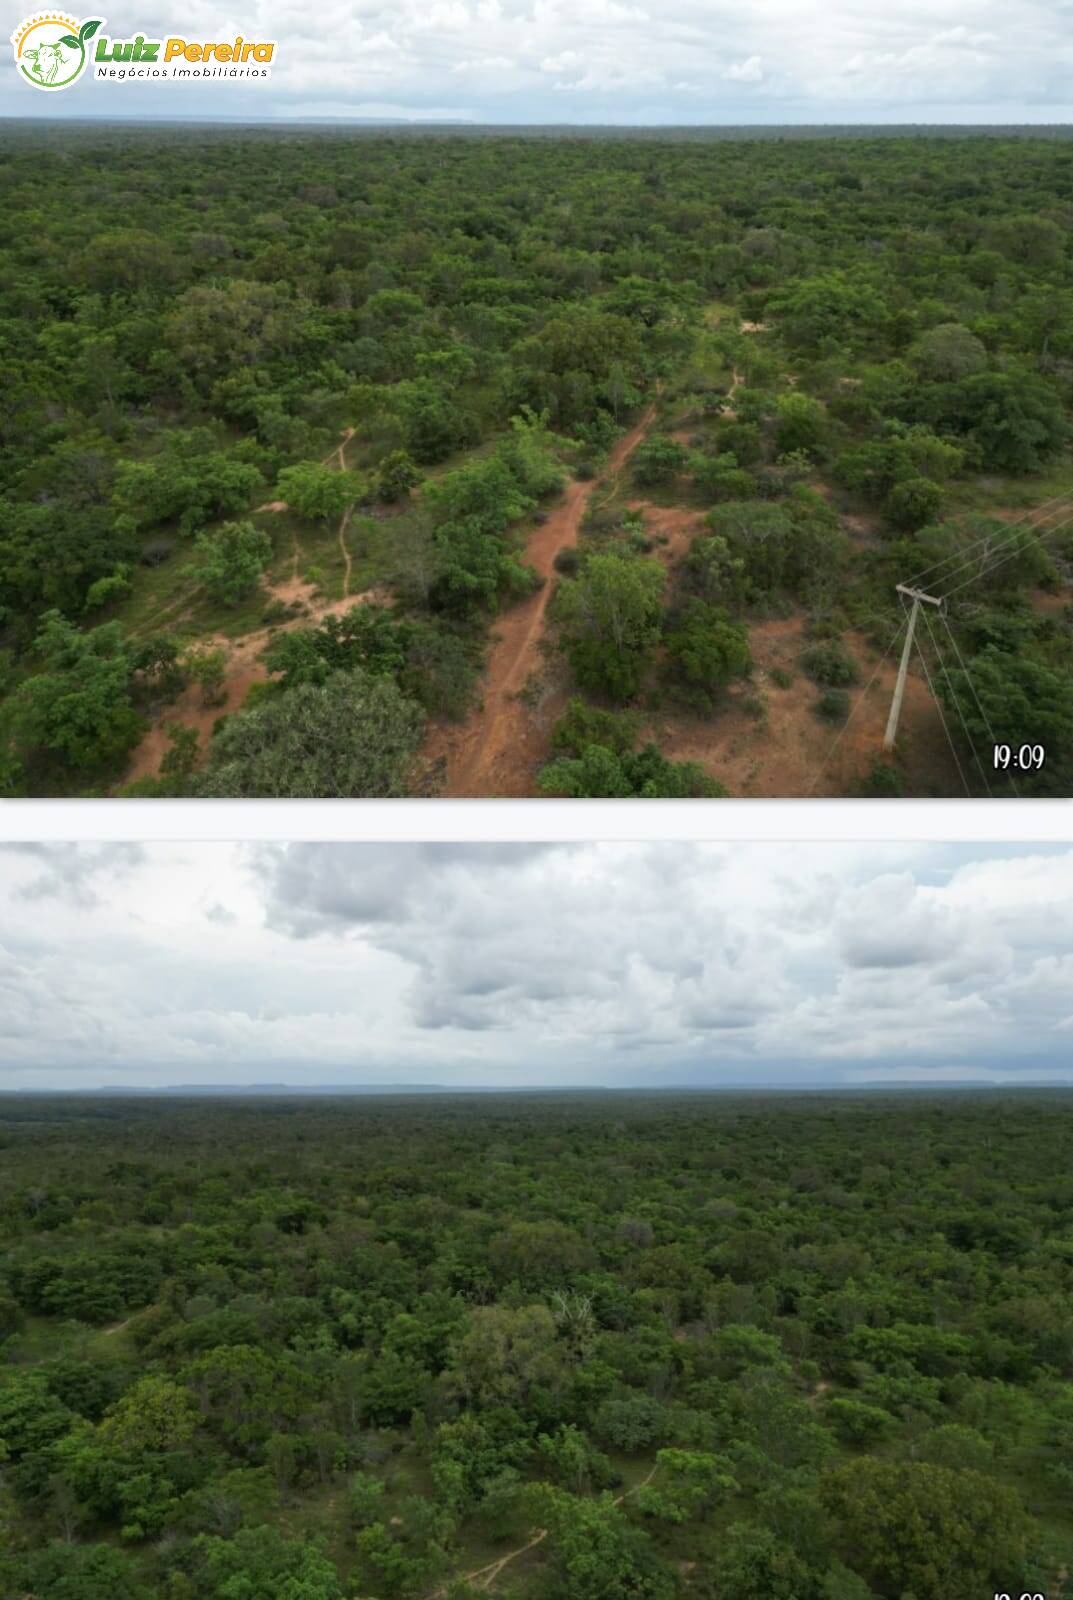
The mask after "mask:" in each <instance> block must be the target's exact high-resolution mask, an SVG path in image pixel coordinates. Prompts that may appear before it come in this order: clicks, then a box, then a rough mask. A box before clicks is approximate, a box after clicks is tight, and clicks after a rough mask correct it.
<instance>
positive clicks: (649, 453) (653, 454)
mask: <svg viewBox="0 0 1073 1600" xmlns="http://www.w3.org/2000/svg"><path fill="white" fill-rule="evenodd" d="M688 460H689V451H688V450H687V449H686V447H685V445H684V444H680V443H679V441H678V440H677V439H670V438H668V437H667V435H666V434H662V433H654V434H652V435H651V436H650V437H649V438H647V439H646V440H645V441H644V443H643V444H639V445H638V446H637V449H636V450H635V451H634V452H633V455H632V457H631V459H630V466H631V467H632V469H633V476H634V479H635V480H636V482H637V483H639V484H641V485H642V486H643V487H646V488H647V487H648V486H650V485H653V484H659V483H671V482H673V480H674V479H675V478H676V477H677V475H678V474H679V473H680V472H684V470H685V467H686V463H687V462H688Z"/></svg>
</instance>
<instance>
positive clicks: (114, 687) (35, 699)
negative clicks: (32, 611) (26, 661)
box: [4, 611, 145, 779]
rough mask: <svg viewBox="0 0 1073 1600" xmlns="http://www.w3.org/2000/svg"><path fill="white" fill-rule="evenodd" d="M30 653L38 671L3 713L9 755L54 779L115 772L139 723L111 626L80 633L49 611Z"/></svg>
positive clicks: (122, 649)
mask: <svg viewBox="0 0 1073 1600" xmlns="http://www.w3.org/2000/svg"><path fill="white" fill-rule="evenodd" d="M35 652H36V656H37V661H38V662H39V664H40V670H39V671H38V672H37V673H36V674H35V675H34V676H32V677H29V678H27V679H25V680H24V681H23V682H22V683H21V684H20V685H19V687H18V688H17V689H16V690H15V692H14V694H13V695H12V696H11V697H10V699H9V700H8V702H7V705H6V706H5V708H4V723H5V724H6V733H7V743H8V749H9V753H10V754H11V755H12V756H14V757H15V758H16V759H17V760H19V761H21V762H22V763H23V764H24V765H26V766H28V767H32V766H33V765H36V764H40V765H41V766H42V767H43V768H44V770H45V771H46V772H49V773H51V774H55V775H57V776H59V777H61V778H71V777H79V778H82V779H87V778H96V777H100V776H103V775H105V774H107V773H110V772H114V771H115V770H117V768H118V767H119V766H120V765H121V763H122V762H123V760H124V758H125V757H126V756H127V755H128V754H129V752H130V751H131V749H133V747H134V745H135V744H136V743H137V742H138V740H139V738H140V737H141V735H142V732H143V729H144V726H145V724H144V723H143V721H142V719H141V717H140V716H139V715H138V713H137V712H136V711H135V709H134V706H133V705H132V704H131V675H132V663H131V659H130V656H129V654H128V649H127V646H126V644H125V642H124V639H123V634H122V631H121V629H120V627H119V625H118V623H114V622H109V623H105V624H104V625H103V626H101V627H98V628H92V629H90V630H89V631H88V632H85V633H82V632H80V631H79V630H78V629H77V628H75V627H74V626H73V624H72V623H70V622H68V621H67V620H66V619H65V618H64V617H62V616H61V615H60V613H59V612H58V611H50V612H48V613H47V614H46V615H45V617H44V618H43V620H42V625H41V629H40V632H39V633H38V635H37V640H36V644H35Z"/></svg>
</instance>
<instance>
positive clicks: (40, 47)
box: [11, 11, 104, 89]
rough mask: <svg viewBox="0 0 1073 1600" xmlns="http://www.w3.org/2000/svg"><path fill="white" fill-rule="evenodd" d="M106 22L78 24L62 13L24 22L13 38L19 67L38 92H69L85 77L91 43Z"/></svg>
mask: <svg viewBox="0 0 1073 1600" xmlns="http://www.w3.org/2000/svg"><path fill="white" fill-rule="evenodd" d="M103 21H104V19H103V17H95V18H92V19H91V20H90V21H88V22H82V23H78V22H76V21H75V19H74V17H68V16H64V15H62V14H61V13H60V12H58V11H54V12H48V13H47V14H42V15H40V16H36V17H26V18H24V19H23V21H22V22H21V23H20V24H19V26H18V28H16V30H15V32H14V33H13V34H12V35H11V44H12V48H13V49H14V51H15V65H16V67H17V68H18V70H19V72H20V73H21V74H22V76H23V77H24V78H25V79H26V81H27V82H28V83H32V84H33V86H34V88H35V89H69V88H70V86H71V84H72V83H74V82H75V81H76V80H77V79H78V78H79V77H80V76H81V74H82V70H83V68H84V67H85V65H86V61H87V59H88V57H87V54H86V45H87V42H88V40H89V39H91V38H92V36H93V35H94V34H95V33H96V32H97V30H98V28H99V27H100V26H101V23H102V22H103Z"/></svg>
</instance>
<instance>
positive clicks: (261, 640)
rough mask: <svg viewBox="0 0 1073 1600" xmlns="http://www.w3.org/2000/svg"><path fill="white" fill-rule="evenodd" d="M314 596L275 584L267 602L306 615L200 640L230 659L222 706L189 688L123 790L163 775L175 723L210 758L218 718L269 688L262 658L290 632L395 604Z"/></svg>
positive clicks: (142, 749) (165, 714)
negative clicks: (261, 686)
mask: <svg viewBox="0 0 1073 1600" xmlns="http://www.w3.org/2000/svg"><path fill="white" fill-rule="evenodd" d="M313 594H314V590H313V586H312V585H311V584H308V583H306V582H304V580H303V579H301V578H297V577H292V578H288V579H286V580H285V581H284V582H282V583H277V584H273V585H272V586H271V588H270V589H269V590H268V591H267V594H266V599H269V598H271V599H275V600H282V601H283V602H284V603H285V604H287V605H292V604H295V603H296V602H298V603H300V604H302V605H303V606H304V608H305V609H304V610H303V612H302V614H301V615H300V616H297V617H292V618H290V619H289V620H288V621H286V622H282V623H278V624H276V625H274V626H273V627H271V628H257V629H256V630H255V631H254V632H253V633H247V634H246V635H245V636H244V637H243V638H241V639H237V640H236V639H229V638H228V637H227V635H226V634H213V635H210V637H208V638H207V639H199V640H198V642H197V646H196V648H199V649H206V650H223V651H224V652H225V653H226V655H227V665H226V668H225V675H224V683H223V700H222V702H221V703H220V704H219V705H215V706H206V705H205V704H203V701H202V696H201V690H200V688H198V686H197V685H196V684H191V685H190V686H189V687H188V688H186V689H184V690H183V692H182V694H181V695H180V696H179V697H178V699H177V700H173V701H172V702H171V704H170V705H168V706H165V707H164V709H163V710H162V711H161V713H160V716H159V719H158V720H157V721H156V722H155V723H154V724H153V726H152V727H151V728H150V729H149V732H148V733H147V734H146V735H145V737H144V738H143V739H142V741H141V743H140V744H139V745H138V747H137V749H136V750H135V751H134V754H133V756H132V757H131V762H130V767H129V768H128V770H127V773H126V776H125V777H124V779H123V785H126V784H128V783H134V782H135V781H136V780H137V779H138V778H155V777H156V776H157V775H158V773H159V771H160V763H161V761H162V760H163V759H164V757H165V755H167V753H168V751H169V749H170V748H171V740H170V739H169V738H168V725H169V724H170V723H172V722H180V723H182V725H183V726H184V727H186V728H195V729H196V730H197V736H198V743H199V745H200V747H201V752H202V755H204V754H205V752H206V751H207V749H208V743H209V740H210V739H211V738H212V731H213V728H214V727H215V726H216V719H217V718H218V717H224V716H227V715H229V714H230V713H231V712H233V711H237V710H239V708H240V707H241V706H242V703H243V701H244V700H245V699H246V696H247V695H248V694H249V692H250V690H251V689H252V688H253V685H254V684H255V683H263V682H264V681H265V679H266V678H267V677H268V668H267V667H266V666H265V664H264V662H263V661H262V660H261V655H262V652H263V651H264V650H265V649H266V647H267V646H268V644H269V642H270V640H272V639H274V638H275V637H276V635H277V634H280V633H290V632H291V631H292V630H293V629H295V628H310V627H315V626H316V624H317V623H318V622H322V621H323V620H324V618H325V617H338V616H341V615H342V614H343V612H344V611H349V610H350V608H351V606H359V605H390V603H391V600H390V596H388V595H386V594H385V593H384V592H383V591H381V590H377V589H369V590H368V591H367V592H366V593H365V594H359V595H350V596H344V597H343V599H342V600H326V601H318V600H315V599H314V598H313Z"/></svg>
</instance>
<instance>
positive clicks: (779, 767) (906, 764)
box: [643, 617, 964, 798]
mask: <svg viewBox="0 0 1073 1600" xmlns="http://www.w3.org/2000/svg"><path fill="white" fill-rule="evenodd" d="M806 643H807V640H806V637H805V633H804V620H803V619H802V618H799V617H795V618H789V619H786V620H778V621H772V622H761V623H758V624H756V626H754V627H753V628H751V629H750V631H749V644H750V648H751V650H752V655H753V663H754V671H753V678H752V681H751V682H750V683H748V684H744V685H741V686H738V687H736V688H734V689H733V690H731V691H730V692H729V693H728V695H727V698H726V700H725V701H724V703H723V705H722V706H720V707H719V709H718V710H717V711H716V713H715V715H714V716H712V717H711V718H701V717H685V716H679V715H675V714H671V715H666V714H661V715H658V716H656V717H653V718H651V719H650V720H649V722H648V723H647V724H646V725H645V728H644V730H643V737H644V738H647V739H651V740H653V741H654V742H655V743H656V744H657V745H658V746H659V748H660V749H661V750H662V752H663V754H664V755H665V756H668V757H670V758H671V759H672V760H674V761H695V762H697V763H698V764H699V765H700V766H701V767H703V768H704V770H705V771H706V772H708V773H710V774H711V776H712V777H714V778H718V779H719V781H720V782H721V783H723V784H725V785H726V788H727V789H728V790H729V792H730V794H731V795H737V796H778V797H780V798H796V797H801V796H810V795H815V796H817V797H819V796H828V797H837V796H840V795H848V794H853V793H855V792H856V790H857V789H858V788H859V786H860V783H861V780H862V779H863V778H864V777H865V775H866V774H867V773H868V771H869V770H870V768H871V766H872V764H873V762H874V761H875V760H876V759H877V758H878V757H879V756H881V755H882V752H883V734H884V732H885V730H886V724H887V716H888V713H889V711H890V702H891V696H892V694H893V691H894V680H895V678H896V676H897V671H898V657H897V653H896V652H892V653H891V655H890V656H889V657H888V658H887V660H886V661H885V662H884V664H883V666H882V667H881V668H880V670H879V672H878V674H877V675H876V678H875V681H874V682H873V683H872V684H871V685H870V686H869V687H868V688H867V689H865V688H864V685H866V684H868V680H869V679H870V678H871V676H872V673H873V671H874V669H875V666H876V662H877V659H878V654H879V653H878V652H877V651H875V650H873V649H872V648H871V647H870V646H869V645H868V644H866V643H865V642H864V640H862V639H861V638H860V637H859V636H858V635H853V634H850V635H848V636H847V640H846V643H847V644H848V645H849V646H850V648H851V649H852V651H853V654H854V655H855V656H856V658H857V662H858V665H859V667H860V672H861V679H862V684H861V686H858V687H856V688H854V689H851V691H850V705H851V717H850V720H849V722H848V724H847V725H846V730H845V732H844V733H843V734H842V737H841V738H840V739H838V743H837V745H836V744H835V740H836V738H837V736H838V734H839V731H840V730H839V728H838V727H837V726H830V725H828V724H827V723H825V722H821V721H820V719H819V718H818V717H817V716H816V714H815V712H814V710H813V706H814V704H815V702H816V699H817V696H818V695H819V693H820V690H819V689H818V688H817V687H816V685H815V684H814V683H813V682H812V681H811V679H809V678H807V677H805V675H804V673H803V672H801V670H800V668H799V667H798V659H799V657H800V655H801V652H802V650H803V649H804V648H805V645H806ZM776 669H782V670H783V671H786V672H792V673H793V674H794V680H793V682H792V683H791V685H790V687H789V688H788V689H780V688H779V687H778V686H777V685H776V684H775V682H774V680H773V679H772V677H771V673H772V671H773V670H776ZM758 695H759V696H761V697H762V698H763V699H764V701H765V704H766V716H764V717H757V716H754V715H752V714H751V713H750V711H749V710H748V707H747V702H748V701H750V700H752V699H755V697H757V696H758ZM898 747H899V751H900V754H901V769H902V771H903V773H904V776H905V782H906V786H907V789H908V791H909V793H911V794H920V795H929V794H930V795H958V794H962V793H963V792H964V791H963V789H962V786H961V781H960V779H959V777H958V773H957V768H956V767H955V765H954V762H953V759H952V757H951V754H950V748H949V746H948V744H947V742H946V736H945V734H944V733H943V729H942V723H941V722H940V720H939V714H938V712H937V711H936V708H935V704H934V702H933V700H932V698H931V695H930V694H929V692H928V687H927V684H926V683H925V682H924V681H923V679H922V678H921V677H919V676H918V675H917V674H916V672H914V671H911V672H910V674H909V678H908V681H907V683H906V689H905V700H904V702H903V705H902V720H901V727H900V730H899V736H898ZM825 762H826V765H825Z"/></svg>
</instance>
